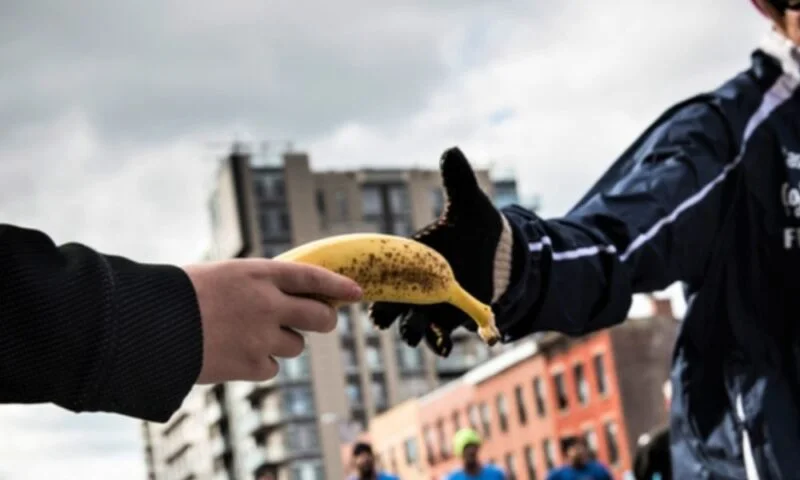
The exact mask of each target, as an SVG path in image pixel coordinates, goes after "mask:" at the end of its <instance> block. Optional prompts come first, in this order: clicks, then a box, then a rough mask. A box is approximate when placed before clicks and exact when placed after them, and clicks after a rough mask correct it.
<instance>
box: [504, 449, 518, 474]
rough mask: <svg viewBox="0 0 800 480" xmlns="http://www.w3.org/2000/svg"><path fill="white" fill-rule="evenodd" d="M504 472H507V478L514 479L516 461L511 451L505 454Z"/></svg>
mask: <svg viewBox="0 0 800 480" xmlns="http://www.w3.org/2000/svg"><path fill="white" fill-rule="evenodd" d="M506 472H507V473H508V480H516V478H517V463H516V459H515V458H514V454H513V453H507V454H506Z"/></svg>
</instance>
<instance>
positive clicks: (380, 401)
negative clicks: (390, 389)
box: [372, 379, 388, 410]
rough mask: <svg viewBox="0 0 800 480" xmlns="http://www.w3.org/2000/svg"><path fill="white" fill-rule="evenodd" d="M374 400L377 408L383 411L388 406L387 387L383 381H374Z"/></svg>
mask: <svg viewBox="0 0 800 480" xmlns="http://www.w3.org/2000/svg"><path fill="white" fill-rule="evenodd" d="M372 400H373V401H374V402H375V408H377V409H379V410H383V409H385V408H386V407H387V406H388V402H387V399H386V386H385V385H384V384H383V380H378V379H374V380H372Z"/></svg>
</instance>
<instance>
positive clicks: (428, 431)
mask: <svg viewBox="0 0 800 480" xmlns="http://www.w3.org/2000/svg"><path fill="white" fill-rule="evenodd" d="M422 432H423V434H422V435H423V437H424V438H425V450H426V451H427V455H428V464H430V465H433V464H434V463H436V454H435V453H434V452H435V450H436V439H435V438H434V435H433V428H431V426H430V425H426V426H425V428H424V429H423V431H422Z"/></svg>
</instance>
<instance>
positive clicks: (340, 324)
mask: <svg viewBox="0 0 800 480" xmlns="http://www.w3.org/2000/svg"><path fill="white" fill-rule="evenodd" d="M336 328H337V329H338V330H339V333H340V334H342V335H349V334H350V332H351V328H352V326H351V325H350V307H342V308H340V309H339V310H338V311H337V312H336Z"/></svg>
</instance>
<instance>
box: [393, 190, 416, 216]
mask: <svg viewBox="0 0 800 480" xmlns="http://www.w3.org/2000/svg"><path fill="white" fill-rule="evenodd" d="M389 208H390V209H391V211H392V213H394V214H405V213H408V212H409V211H410V210H411V209H410V206H409V202H408V189H406V186H405V185H392V186H390V187H389Z"/></svg>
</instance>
